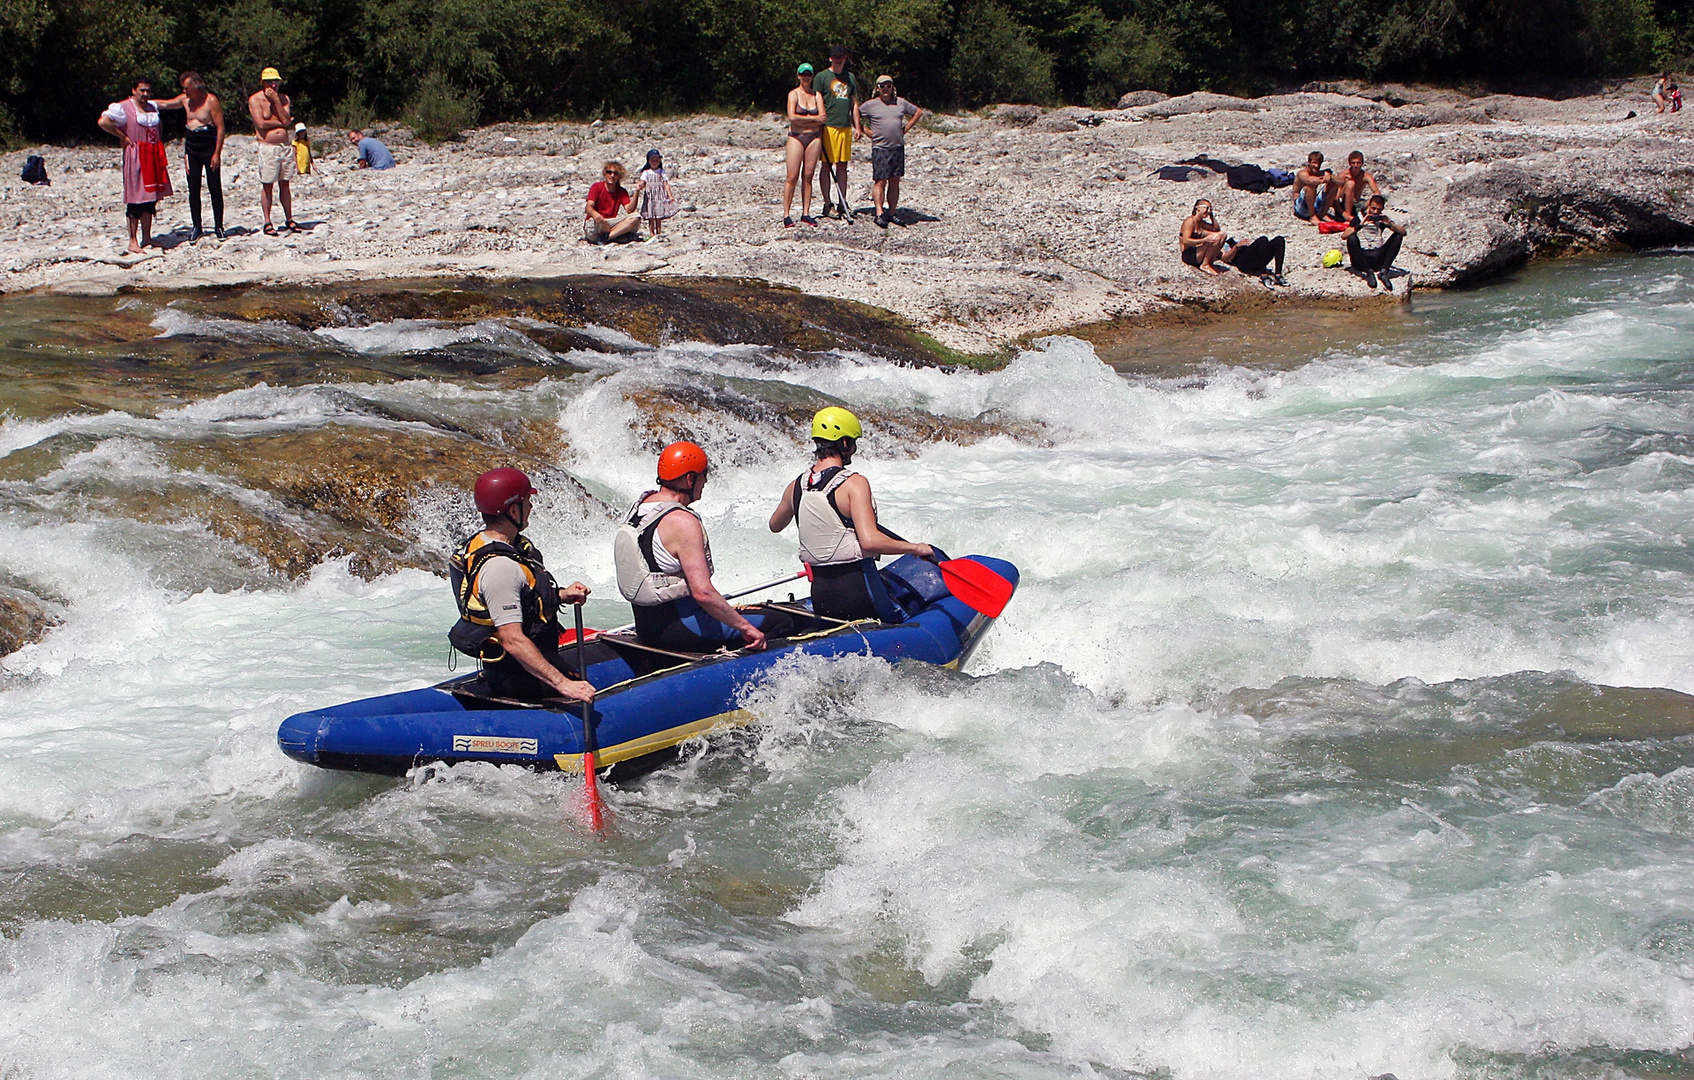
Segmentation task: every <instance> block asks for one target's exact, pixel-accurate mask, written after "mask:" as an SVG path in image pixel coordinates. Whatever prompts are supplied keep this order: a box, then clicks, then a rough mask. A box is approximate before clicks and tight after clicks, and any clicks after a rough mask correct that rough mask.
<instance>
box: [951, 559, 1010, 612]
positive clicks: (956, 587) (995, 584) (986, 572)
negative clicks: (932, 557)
mask: <svg viewBox="0 0 1694 1080" xmlns="http://www.w3.org/2000/svg"><path fill="white" fill-rule="evenodd" d="M936 566H938V567H939V568H940V569H941V580H942V581H945V582H946V583H947V591H948V592H950V593H952V594H953V597H954V599H956V600H958V601H959V602H960V603H961V604H964V605H965V606H966V607H968V608H971V609H972V610H975V611H980V612H982V614H984V615H986V616H988V617H989V618H990V619H997V618H999V617H1000V613H1001V612H1002V611H1005V610H1006V604H1007V602H1008V601H1010V600H1011V598H1012V590H1013V589H1015V588H1016V587H1017V586H1015V585H1013V584H1012V583H1011V582H1009V581H1007V580H1006V579H1005V578H1003V577H1001V576H1000V575H999V574H996V573H995V572H994V571H992V570H990V569H989V568H988V567H986V566H984V565H982V564H981V563H979V562H975V561H973V560H971V559H948V560H947V561H946V562H943V563H937V564H936Z"/></svg>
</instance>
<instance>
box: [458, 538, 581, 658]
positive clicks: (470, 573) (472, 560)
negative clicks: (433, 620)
mask: <svg viewBox="0 0 1694 1080" xmlns="http://www.w3.org/2000/svg"><path fill="white" fill-rule="evenodd" d="M497 556H500V557H504V558H507V559H511V560H513V561H515V562H516V563H517V564H518V565H519V566H521V567H523V572H524V577H525V579H526V580H527V584H525V585H524V587H523V588H522V589H520V590H519V591H518V601H519V603H520V604H521V606H522V610H523V632H524V636H525V637H527V638H529V639H530V640H531V641H533V642H535V645H536V647H537V648H539V649H541V650H542V651H543V652H556V651H558V648H559V634H560V631H561V628H560V626H559V586H558V583H557V582H555V581H554V580H553V575H552V574H550V573H548V572H547V567H545V566H544V565H542V562H541V552H540V551H539V550H537V549H536V546H535V545H534V544H532V543H530V542H529V538H528V537H526V536H523V535H521V534H520V535H519V536H518V538H517V542H516V543H515V544H508V543H506V542H505V541H503V540H490V539H488V536H487V534H486V533H485V532H480V531H479V532H477V533H475V534H473V535H472V536H470V537H468V538H467V539H466V540H465V541H464V542H463V543H461V544H460V545H459V546H458V547H457V548H455V549H454V551H453V555H452V557H451V558H449V559H448V560H447V577H448V580H449V581H450V582H451V583H452V586H453V601H454V603H456V604H458V605H459V621H458V622H456V623H454V624H453V628H452V629H451V630H449V631H448V632H447V640H448V641H450V642H452V643H453V647H454V648H455V649H458V650H459V651H460V652H462V653H464V654H465V655H467V656H474V657H476V658H477V659H478V660H482V661H484V662H486V663H494V662H495V661H498V660H501V659H504V658H505V655H506V652H505V650H504V649H502V648H501V647H500V643H499V641H498V640H493V639H494V620H493V619H492V618H491V617H490V616H489V614H488V608H487V606H486V605H485V604H484V603H483V601H482V597H481V596H480V595H478V593H477V579H478V577H479V576H480V575H481V573H482V567H483V565H484V564H485V563H487V562H488V560H489V559H492V558H495V557H497Z"/></svg>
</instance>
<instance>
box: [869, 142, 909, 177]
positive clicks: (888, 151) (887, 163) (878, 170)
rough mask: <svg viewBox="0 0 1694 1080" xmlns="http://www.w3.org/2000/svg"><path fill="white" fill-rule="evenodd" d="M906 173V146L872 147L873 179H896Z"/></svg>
mask: <svg viewBox="0 0 1694 1080" xmlns="http://www.w3.org/2000/svg"><path fill="white" fill-rule="evenodd" d="M905 175H906V148H905V147H904V146H873V147H871V179H872V180H894V179H897V178H898V177H902V176H905Z"/></svg>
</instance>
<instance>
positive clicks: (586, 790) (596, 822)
mask: <svg viewBox="0 0 1694 1080" xmlns="http://www.w3.org/2000/svg"><path fill="white" fill-rule="evenodd" d="M575 607H576V668H577V673H578V674H579V675H581V676H582V678H583V680H584V681H586V680H587V679H588V646H587V645H586V643H585V642H584V641H583V634H582V605H581V604H577V605H575ZM599 749H600V748H599V746H597V745H595V740H594V703H593V702H591V701H585V702H583V703H582V794H583V797H584V798H586V799H587V800H588V825H589V828H591V829H593V830H594V831H595V832H597V833H598V832H604V831H605V829H606V822H605V818H604V816H603V815H602V814H601V812H600V787H599V781H598V780H597V779H596V777H595V775H594V755H595V753H596V752H597V751H598V750H599Z"/></svg>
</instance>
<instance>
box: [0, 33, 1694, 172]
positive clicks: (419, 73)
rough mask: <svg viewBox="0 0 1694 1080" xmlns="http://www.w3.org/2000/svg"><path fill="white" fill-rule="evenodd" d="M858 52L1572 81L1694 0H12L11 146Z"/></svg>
mask: <svg viewBox="0 0 1694 1080" xmlns="http://www.w3.org/2000/svg"><path fill="white" fill-rule="evenodd" d="M837 42H839V43H842V44H845V45H847V46H848V47H849V48H851V49H853V51H854V53H855V60H854V66H855V68H856V69H857V70H858V71H859V72H860V73H861V75H864V76H869V77H874V75H875V74H876V73H877V72H882V71H888V72H891V73H892V74H894V75H895V76H896V78H897V79H898V80H899V82H900V87H901V92H902V93H904V94H906V95H907V96H908V97H911V98H913V99H914V100H917V101H920V102H922V103H923V104H925V105H926V106H930V107H943V108H945V107H975V106H979V105H983V104H987V103H990V102H996V101H1015V102H1022V103H1034V104H1043V105H1045V104H1058V103H1074V104H1086V105H1091V106H1109V105H1111V104H1113V103H1114V102H1115V101H1116V100H1117V98H1118V96H1119V95H1121V94H1122V93H1124V92H1125V91H1127V90H1139V89H1155V90H1163V91H1165V92H1167V93H1172V94H1178V93H1186V92H1189V91H1192V90H1197V89H1204V90H1213V91H1217V92H1220V93H1234V94H1244V95H1246V94H1257V93H1264V92H1267V91H1270V90H1273V89H1276V88H1279V87H1289V86H1294V85H1298V84H1300V83H1302V82H1305V81H1307V80H1310V79H1320V78H1334V77H1359V78H1365V79H1380V80H1405V81H1414V80H1421V81H1435V82H1440V83H1445V84H1456V85H1460V86H1466V85H1470V86H1476V87H1478V88H1483V87H1508V88H1509V87H1524V86H1534V85H1537V84H1542V85H1550V84H1554V83H1557V84H1560V85H1565V86H1569V85H1571V84H1572V83H1573V81H1575V80H1584V79H1590V80H1594V79H1603V78H1607V77H1613V76H1621V75H1632V74H1639V73H1643V72H1646V71H1649V70H1654V69H1658V68H1661V67H1674V66H1677V65H1678V64H1679V63H1681V62H1685V61H1686V60H1687V58H1688V57H1689V56H1690V54H1691V53H1694V0H1321V2H1312V0H1304V2H1296V0H823V2H822V3H817V4H802V3H794V2H784V0H610V2H606V0H600V2H593V0H152V2H149V3H142V2H141V0H0V140H9V141H16V140H17V139H19V138H28V139H41V140H47V141H57V142H65V141H76V140H80V139H84V138H88V137H92V136H93V135H94V134H95V129H94V119H95V116H96V115H97V114H98V112H99V110H100V109H101V108H102V107H103V106H104V105H105V104H106V103H108V102H110V101H114V100H116V99H118V98H120V97H122V96H124V94H125V93H126V91H127V89H128V84H129V80H130V79H132V78H134V77H136V76H146V77H149V78H152V79H154V80H156V82H155V86H156V87H157V88H158V89H159V90H160V91H161V92H164V91H167V90H172V88H174V86H175V77H176V75H177V73H178V72H179V71H181V70H183V69H194V70H197V71H199V72H200V73H201V74H202V75H204V76H205V77H206V79H207V81H208V83H209V85H210V86H211V87H212V89H213V90H214V91H216V92H217V93H219V94H220V95H221V96H223V97H224V98H225V99H226V101H227V102H228V106H229V107H228V115H229V118H230V121H231V125H232V127H233V128H234V129H235V130H242V129H244V128H245V127H246V124H247V118H246V110H245V108H243V107H242V103H241V99H242V98H243V97H245V95H247V94H248V93H251V92H252V91H253V90H254V89H256V88H257V83H258V73H259V71H260V70H261V69H262V68H264V67H265V66H267V65H275V66H276V67H278V68H280V69H281V70H282V72H283V74H284V76H285V78H286V89H287V91H288V92H289V93H290V94H291V95H292V96H293V98H294V101H295V113H296V115H298V116H300V117H302V118H304V119H306V120H307V121H308V122H310V123H314V124H328V123H336V124H343V125H359V124H363V123H368V122H369V121H371V120H373V119H375V118H378V117H382V118H396V119H410V120H414V121H416V123H417V126H420V127H425V128H431V129H435V130H443V131H450V130H452V129H453V128H454V127H456V126H470V125H472V124H475V123H486V122H491V121H495V120H515V119H525V118H542V117H590V116H601V115H612V114H631V113H645V114H652V115H660V114H667V113H672V114H674V113H680V112H692V111H705V110H727V111H733V112H742V111H755V112H764V111H767V110H780V108H781V103H782V100H783V95H784V94H785V93H786V91H787V89H788V88H789V87H790V86H792V85H793V71H794V67H795V65H796V64H797V63H798V62H800V61H802V60H810V61H812V62H813V63H821V61H822V58H823V57H825V56H826V55H827V50H828V48H829V46H830V45H832V44H835V43H837ZM864 81H865V82H867V83H868V82H869V78H866V79H864ZM172 92H174V91H172Z"/></svg>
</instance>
